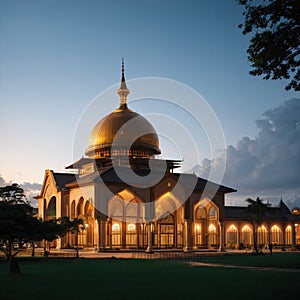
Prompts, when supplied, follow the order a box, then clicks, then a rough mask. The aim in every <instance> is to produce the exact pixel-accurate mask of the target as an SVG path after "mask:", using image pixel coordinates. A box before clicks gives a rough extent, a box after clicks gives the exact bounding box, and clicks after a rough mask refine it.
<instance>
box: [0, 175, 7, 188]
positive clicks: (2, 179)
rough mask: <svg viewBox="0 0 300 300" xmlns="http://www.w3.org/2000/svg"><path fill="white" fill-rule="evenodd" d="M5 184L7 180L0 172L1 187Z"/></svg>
mask: <svg viewBox="0 0 300 300" xmlns="http://www.w3.org/2000/svg"><path fill="white" fill-rule="evenodd" d="M5 185H6V182H5V180H4V178H3V177H2V176H1V174H0V187H1V186H5Z"/></svg>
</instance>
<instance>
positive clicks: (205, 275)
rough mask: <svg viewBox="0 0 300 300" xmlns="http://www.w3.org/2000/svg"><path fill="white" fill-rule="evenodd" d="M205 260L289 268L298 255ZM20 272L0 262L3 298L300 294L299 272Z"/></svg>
mask: <svg viewBox="0 0 300 300" xmlns="http://www.w3.org/2000/svg"><path fill="white" fill-rule="evenodd" d="M201 261H202V262H217V263H228V264H235V265H255V266H257V265H260V266H262V265H265V266H277V267H283V268H291V267H296V266H298V268H299V263H300V254H299V253H276V254H275V255H273V256H263V257H253V256H246V257H241V256H236V257H214V258H203V259H202V260H201ZM20 267H21V270H22V272H23V273H22V274H21V275H9V274H8V263H7V262H1V263H0V299H42V300H47V299H55V300H56V299H230V298H231V299H243V300H246V299H251V300H253V299H255V298H257V299H258V298H259V299H273V300H275V299H281V300H284V299H287V297H289V296H290V297H293V298H295V299H298V298H299V296H300V284H299V283H300V273H295V272H294V273H293V272H275V271H257V270H244V269H227V268H214V267H191V266H189V265H188V264H186V263H185V262H174V261H161V260H132V259H128V260H126V259H111V260H108V259H107V260H104V259H103V260H100V259H99V260H92V259H79V260H76V259H74V260H67V259H65V260H64V259H48V260H39V261H30V260H26V261H21V262H20Z"/></svg>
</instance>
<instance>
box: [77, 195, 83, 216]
mask: <svg viewBox="0 0 300 300" xmlns="http://www.w3.org/2000/svg"><path fill="white" fill-rule="evenodd" d="M83 201H84V200H83V197H80V199H79V201H78V204H77V217H79V216H83V213H84V211H83Z"/></svg>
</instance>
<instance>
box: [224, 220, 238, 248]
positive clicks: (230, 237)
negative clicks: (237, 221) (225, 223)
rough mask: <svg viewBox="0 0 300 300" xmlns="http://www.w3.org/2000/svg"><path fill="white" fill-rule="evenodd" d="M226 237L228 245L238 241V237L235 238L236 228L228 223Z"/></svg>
mask: <svg viewBox="0 0 300 300" xmlns="http://www.w3.org/2000/svg"><path fill="white" fill-rule="evenodd" d="M226 233H227V239H226V242H227V244H228V245H229V246H230V245H235V244H237V242H238V239H237V233H238V231H237V228H236V227H235V226H234V225H230V226H229V227H228V229H227V232H226Z"/></svg>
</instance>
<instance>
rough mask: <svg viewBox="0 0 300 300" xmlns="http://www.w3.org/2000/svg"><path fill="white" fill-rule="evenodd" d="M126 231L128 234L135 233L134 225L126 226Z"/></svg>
mask: <svg viewBox="0 0 300 300" xmlns="http://www.w3.org/2000/svg"><path fill="white" fill-rule="evenodd" d="M127 230H128V231H130V232H133V231H135V224H133V223H130V224H128V226H127Z"/></svg>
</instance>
